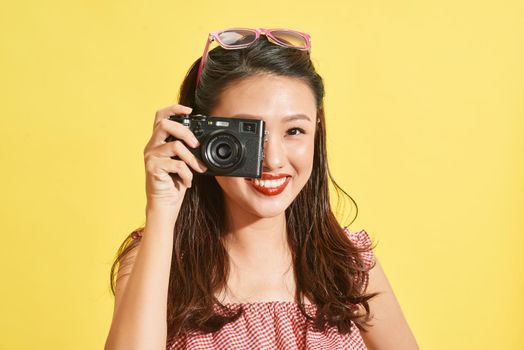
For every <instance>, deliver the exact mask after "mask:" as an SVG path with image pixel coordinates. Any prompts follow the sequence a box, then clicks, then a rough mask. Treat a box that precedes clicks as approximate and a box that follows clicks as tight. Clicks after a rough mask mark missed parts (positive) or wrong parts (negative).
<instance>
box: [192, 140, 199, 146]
mask: <svg viewBox="0 0 524 350" xmlns="http://www.w3.org/2000/svg"><path fill="white" fill-rule="evenodd" d="M191 144H192V145H193V147H198V146H200V142H198V140H197V139H196V138H193V139H192V140H191Z"/></svg>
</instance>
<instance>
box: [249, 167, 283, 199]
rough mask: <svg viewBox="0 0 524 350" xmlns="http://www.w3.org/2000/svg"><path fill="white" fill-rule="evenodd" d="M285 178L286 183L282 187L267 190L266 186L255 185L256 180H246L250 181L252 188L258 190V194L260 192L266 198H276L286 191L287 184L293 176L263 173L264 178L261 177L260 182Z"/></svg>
mask: <svg viewBox="0 0 524 350" xmlns="http://www.w3.org/2000/svg"><path fill="white" fill-rule="evenodd" d="M283 177H285V178H286V180H285V181H284V183H283V184H282V185H280V186H278V187H272V188H267V187H264V186H259V185H257V184H256V183H255V179H247V178H246V180H249V183H250V184H251V186H253V188H254V189H255V190H257V191H258V192H260V193H262V194H265V195H266V196H276V195H278V194H280V193H282V191H284V189H285V188H286V186H287V184H288V183H289V181H290V180H291V175H289V174H271V173H262V176H261V177H260V180H278V179H282V178H283Z"/></svg>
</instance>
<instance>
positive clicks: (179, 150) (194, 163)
mask: <svg viewBox="0 0 524 350" xmlns="http://www.w3.org/2000/svg"><path fill="white" fill-rule="evenodd" d="M151 153H152V154H153V155H155V156H157V157H164V158H165V157H173V156H177V157H179V158H180V159H181V160H183V161H184V162H185V163H186V164H188V165H189V166H191V167H192V168H193V169H195V170H196V171H198V172H200V173H203V172H205V171H207V167H206V166H205V164H204V163H203V162H202V161H201V160H200V159H198V158H197V157H196V156H195V155H194V154H193V153H192V152H191V151H190V150H189V149H188V148H187V147H186V146H185V145H184V144H183V143H182V142H181V141H180V140H177V141H173V142H168V143H166V144H163V145H161V146H158V147H157V148H155V149H154V150H152V151H151Z"/></svg>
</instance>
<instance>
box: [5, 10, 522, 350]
mask: <svg viewBox="0 0 524 350" xmlns="http://www.w3.org/2000/svg"><path fill="white" fill-rule="evenodd" d="M523 18H524V3H523V2H522V1H517V0H513V1H510V0H502V1H501V0H499V1H495V0H491V1H473V0H470V1H466V0H462V1H456V0H454V1H451V0H445V1H442V0H431V1H407V0H398V1H383V0H381V1H342V0H340V1H314V2H309V1H275V2H271V1H268V2H249V1H229V2H223V1H183V2H182V1H100V0H98V1H93V0H91V1H57V0H54V1H27V0H22V1H16V2H15V1H12V2H9V3H7V2H3V3H2V5H0V36H1V41H0V50H1V52H0V53H1V54H0V76H1V78H0V81H1V83H0V84H1V99H2V102H1V106H0V108H1V111H0V112H1V117H0V120H1V122H0V140H1V141H0V142H1V148H0V152H1V153H0V154H1V169H2V171H1V173H0V184H1V186H2V188H1V197H2V200H1V202H0V210H1V218H2V221H1V223H2V233H1V237H2V238H1V244H0V266H1V273H2V280H3V285H2V288H1V301H0V310H1V314H2V316H1V317H0V329H1V330H2V331H1V333H2V336H1V337H0V348H1V349H35V348H38V349H101V348H102V347H103V344H104V342H105V338H106V335H107V332H108V330H109V326H110V322H111V316H112V311H113V310H112V307H113V299H112V296H111V294H110V292H109V268H110V265H111V263H112V261H113V258H114V254H115V252H116V249H117V248H118V245H119V244H120V243H121V241H122V239H123V238H124V236H125V235H127V234H128V233H129V232H130V230H132V229H134V228H136V227H137V226H138V225H140V224H142V223H143V221H144V206H145V191H144V171H143V163H142V162H143V159H142V150H143V147H144V145H145V143H146V142H147V139H148V138H149V135H150V132H151V127H152V122H153V117H154V113H155V111H156V110H157V109H159V108H162V107H165V106H167V105H170V104H172V103H174V102H175V101H176V95H177V92H178V87H179V85H180V82H181V80H182V78H183V75H184V74H185V72H186V70H187V69H188V67H189V65H190V64H191V63H192V62H193V61H194V60H195V59H196V58H197V57H198V56H199V55H201V52H202V50H203V47H204V43H205V39H206V35H207V32H208V31H211V30H216V29H222V28H226V27H232V26H248V27H259V26H262V27H280V26H282V27H289V28H295V29H299V30H303V31H306V32H309V33H310V34H311V36H312V43H313V51H312V55H313V59H314V62H315V64H316V66H317V68H318V70H319V72H320V74H321V75H322V76H323V77H324V79H325V84H326V90H327V98H326V106H327V107H326V109H327V117H328V147H329V149H328V150H329V157H330V164H331V167H332V170H333V173H334V175H335V178H336V179H337V180H338V181H339V183H340V184H341V185H343V187H344V188H345V189H346V190H347V191H348V192H349V193H350V194H351V195H352V196H353V198H354V199H355V200H356V201H357V203H358V205H359V215H358V218H357V220H356V221H355V222H354V223H353V224H352V225H351V227H350V228H351V229H352V230H355V231H356V230H360V229H366V230H367V231H368V232H369V233H370V235H371V236H372V238H373V239H374V240H375V241H377V242H378V247H377V248H376V254H377V256H378V257H379V258H380V259H381V261H382V264H383V266H384V268H385V270H386V273H387V275H388V277H389V279H390V281H391V283H392V285H393V288H394V290H395V292H396V295H397V297H398V299H399V301H400V303H401V305H402V308H403V310H404V313H405V315H406V318H407V319H408V321H409V324H410V326H411V328H412V330H413V332H414V333H415V335H416V337H417V340H418V342H419V344H420V346H421V348H422V349H430V350H431V349H435V350H441V349H523V348H524V332H523V328H524V255H523V254H522V250H523V248H524V239H523V233H524V232H523V226H524V221H523V220H522V214H523V213H524V211H523V209H524V199H523V197H524V186H523V185H524V180H523V179H524V166H523V160H524V103H523V97H524V74H523V73H524V69H523V66H524V65H523V62H524V20H523ZM353 213H354V211H353Z"/></svg>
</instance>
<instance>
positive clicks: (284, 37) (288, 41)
mask: <svg viewBox="0 0 524 350" xmlns="http://www.w3.org/2000/svg"><path fill="white" fill-rule="evenodd" d="M271 35H272V36H273V38H274V39H275V40H277V41H279V42H280V44H283V45H286V46H293V47H296V48H303V49H306V48H307V47H308V43H307V40H306V38H305V37H304V36H303V35H302V34H300V33H297V32H291V31H288V30H272V31H271Z"/></svg>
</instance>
